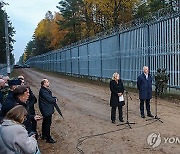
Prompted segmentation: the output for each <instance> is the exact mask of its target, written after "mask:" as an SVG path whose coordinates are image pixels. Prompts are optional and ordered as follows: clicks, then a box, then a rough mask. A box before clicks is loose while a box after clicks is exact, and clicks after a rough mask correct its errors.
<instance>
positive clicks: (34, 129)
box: [29, 105, 37, 132]
mask: <svg viewBox="0 0 180 154" xmlns="http://www.w3.org/2000/svg"><path fill="white" fill-rule="evenodd" d="M29 112H30V114H31V115H35V109H34V105H32V106H30V107H29ZM31 123H32V131H33V132H37V130H36V129H37V121H36V120H35V119H34V118H33V119H31Z"/></svg>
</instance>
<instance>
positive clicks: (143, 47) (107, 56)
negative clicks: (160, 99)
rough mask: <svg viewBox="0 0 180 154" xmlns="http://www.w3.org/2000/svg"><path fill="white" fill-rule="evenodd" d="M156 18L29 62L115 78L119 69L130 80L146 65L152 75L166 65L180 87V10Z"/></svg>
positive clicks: (39, 66)
mask: <svg viewBox="0 0 180 154" xmlns="http://www.w3.org/2000/svg"><path fill="white" fill-rule="evenodd" d="M158 15H160V11H159V14H158ZM158 17H159V16H158ZM152 18H153V16H152ZM153 19H154V20H151V21H149V22H141V24H138V25H136V26H132V25H131V26H127V27H126V28H122V27H121V28H119V29H118V30H117V29H116V30H114V31H113V30H111V31H110V32H107V33H103V34H98V35H96V36H95V37H93V38H89V39H86V40H83V41H79V42H77V43H75V44H73V45H71V46H67V47H64V48H62V49H59V50H57V51H53V52H48V53H46V54H43V55H39V56H36V57H32V58H30V59H29V60H28V61H27V62H26V63H27V64H29V65H30V66H32V67H37V68H40V69H43V70H47V71H56V72H62V73H67V74H74V75H80V76H91V77H98V78H111V76H112V74H113V73H114V72H116V71H117V72H119V73H120V76H121V78H122V79H123V80H126V81H130V82H135V81H136V79H137V76H138V75H139V74H140V73H141V72H142V67H143V66H144V65H147V66H149V68H150V72H151V74H152V75H154V74H155V72H156V70H157V68H166V69H167V73H169V74H170V81H169V86H172V87H176V88H180V12H179V11H177V12H173V14H171V13H167V14H166V15H164V16H163V17H159V18H158V20H157V19H156V18H155V16H154V18H153Z"/></svg>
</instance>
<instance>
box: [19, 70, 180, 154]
mask: <svg viewBox="0 0 180 154" xmlns="http://www.w3.org/2000/svg"><path fill="white" fill-rule="evenodd" d="M16 73H18V74H22V75H24V76H25V77H27V82H28V83H29V84H30V86H31V87H32V90H33V92H34V93H35V95H36V96H38V90H39V88H40V81H41V79H43V78H48V79H49V81H50V89H51V90H52V92H53V94H54V96H56V97H58V99H59V105H60V106H61V110H62V112H63V114H64V117H65V119H64V120H63V119H62V118H60V117H59V115H58V113H57V112H55V114H54V116H53V124H52V136H53V137H54V138H55V139H56V140H57V143H56V144H48V143H46V142H45V141H41V140H39V145H40V149H41V151H42V153H43V154H73V153H74V154H78V153H80V152H78V150H77V148H76V146H77V144H78V138H81V137H83V136H91V135H92V136H93V135H94V137H92V136H91V137H90V138H81V139H80V141H83V142H80V143H79V146H78V147H79V148H80V149H81V150H79V151H81V153H83V152H84V153H85V154H129V153H132V154H140V153H141V154H179V153H180V143H178V139H180V120H179V119H180V105H178V104H174V103H172V102H169V101H165V100H159V101H158V104H159V106H158V110H159V114H158V116H159V117H160V118H161V120H162V121H163V122H164V123H161V122H158V121H154V120H152V121H146V119H148V118H146V119H142V118H141V117H140V115H139V100H138V95H137V94H136V93H130V95H131V97H132V100H129V121H130V122H135V123H136V124H135V125H131V126H132V129H129V128H128V127H127V126H126V125H121V126H117V124H118V122H117V123H116V124H112V123H111V120H110V106H109V96H110V91H109V88H108V87H105V86H98V85H94V84H90V83H84V82H77V81H70V80H68V79H64V78H60V77H58V76H57V75H56V76H53V75H49V74H47V73H46V72H44V73H42V72H37V71H36V70H33V69H19V70H16ZM154 101H155V100H154V99H152V103H151V108H152V113H154ZM37 110H38V109H37ZM123 110H124V117H125V115H126V107H124V109H123ZM37 112H39V111H37ZM125 120H126V118H125ZM117 121H118V120H117ZM38 125H39V128H40V126H41V122H39V123H38ZM39 130H40V129H39ZM103 133H105V134H103ZM151 133H160V135H161V144H160V145H159V146H158V147H156V148H152V146H150V145H148V144H147V137H148V135H149V134H151ZM96 134H101V135H100V136H95V135H96ZM178 137H179V138H178ZM164 138H165V139H167V143H165V140H164ZM168 138H169V140H168ZM83 139H85V140H83ZM155 141H156V140H155ZM175 142H176V143H175ZM156 143H157V142H156Z"/></svg>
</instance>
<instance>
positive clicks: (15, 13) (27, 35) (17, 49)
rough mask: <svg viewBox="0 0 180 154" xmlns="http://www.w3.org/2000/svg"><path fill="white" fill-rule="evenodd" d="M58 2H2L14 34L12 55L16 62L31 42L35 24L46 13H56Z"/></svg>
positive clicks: (33, 0) (12, 0)
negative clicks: (14, 41) (4, 3)
mask: <svg viewBox="0 0 180 154" xmlns="http://www.w3.org/2000/svg"><path fill="white" fill-rule="evenodd" d="M59 1H60V0H4V2H6V3H8V4H9V5H7V6H5V7H4V8H5V10H6V12H7V14H8V16H9V17H10V20H11V22H12V25H13V27H14V28H15V31H16V34H15V37H14V39H15V40H16V43H15V44H14V51H13V53H14V55H15V59H16V62H17V61H18V60H19V57H20V56H21V55H22V53H23V52H24V49H25V47H26V45H27V43H28V42H29V41H30V40H31V38H32V35H33V32H34V30H35V28H36V26H37V24H38V23H39V22H40V21H41V20H42V19H43V18H44V17H45V14H46V12H47V11H48V10H49V11H52V12H53V13H54V11H56V12H57V11H58V9H57V8H56V6H57V5H58V2H59Z"/></svg>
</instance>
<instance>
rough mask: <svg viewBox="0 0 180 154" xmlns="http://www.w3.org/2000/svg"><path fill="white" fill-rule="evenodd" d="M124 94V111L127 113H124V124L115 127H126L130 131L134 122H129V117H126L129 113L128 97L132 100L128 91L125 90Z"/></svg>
mask: <svg viewBox="0 0 180 154" xmlns="http://www.w3.org/2000/svg"><path fill="white" fill-rule="evenodd" d="M125 94H126V110H127V112H126V119H127V120H126V123H124V124H119V125H117V126H120V125H128V127H129V128H130V129H132V127H131V124H135V123H134V122H129V115H128V113H129V106H128V97H129V98H130V99H131V100H132V98H131V96H130V95H129V93H128V91H127V90H126V91H125Z"/></svg>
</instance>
